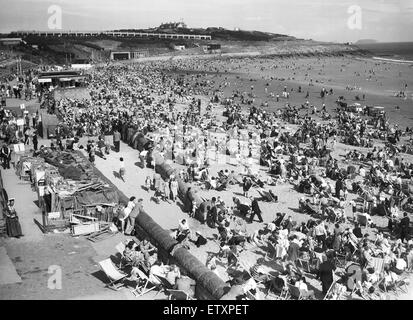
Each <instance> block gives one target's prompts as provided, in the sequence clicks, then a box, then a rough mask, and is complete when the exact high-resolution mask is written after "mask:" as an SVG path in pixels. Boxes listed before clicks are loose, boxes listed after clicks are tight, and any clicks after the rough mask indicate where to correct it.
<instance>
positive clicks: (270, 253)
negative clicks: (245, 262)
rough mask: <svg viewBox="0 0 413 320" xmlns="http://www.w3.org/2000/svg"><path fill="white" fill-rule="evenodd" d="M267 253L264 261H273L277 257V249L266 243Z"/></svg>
mask: <svg viewBox="0 0 413 320" xmlns="http://www.w3.org/2000/svg"><path fill="white" fill-rule="evenodd" d="M268 248H269V250H268V252H267V253H266V254H265V260H269V261H271V260H274V258H276V257H277V249H276V247H274V245H273V244H272V243H271V242H268Z"/></svg>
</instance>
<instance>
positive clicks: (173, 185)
mask: <svg viewBox="0 0 413 320" xmlns="http://www.w3.org/2000/svg"><path fill="white" fill-rule="evenodd" d="M170 189H171V195H172V200H173V201H174V202H176V197H177V196H178V181H176V179H175V177H173V178H172V179H171V187H170Z"/></svg>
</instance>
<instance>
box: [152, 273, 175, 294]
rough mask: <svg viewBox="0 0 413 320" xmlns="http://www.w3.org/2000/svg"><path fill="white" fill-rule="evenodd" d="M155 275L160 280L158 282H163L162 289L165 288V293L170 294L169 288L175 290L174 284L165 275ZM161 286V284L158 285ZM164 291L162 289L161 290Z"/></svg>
mask: <svg viewBox="0 0 413 320" xmlns="http://www.w3.org/2000/svg"><path fill="white" fill-rule="evenodd" d="M153 277H154V278H155V279H156V280H158V282H159V283H160V284H161V285H160V286H161V289H163V292H164V293H165V294H168V290H174V286H173V285H172V284H171V283H170V282H169V281H168V280H167V279H166V278H164V277H162V276H160V275H157V274H153ZM158 287H159V286H158ZM161 291H162V290H161Z"/></svg>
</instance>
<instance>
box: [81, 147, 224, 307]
mask: <svg viewBox="0 0 413 320" xmlns="http://www.w3.org/2000/svg"><path fill="white" fill-rule="evenodd" d="M82 156H84V155H83V154H82ZM158 156H159V157H160V155H158ZM158 156H157V157H158ZM84 157H85V156H84ZM85 158H86V157H85ZM158 160H160V159H158ZM163 164H164V165H167V166H169V165H168V164H166V163H165V162H163ZM169 167H170V166H169ZM164 169H165V172H169V170H167V169H168V168H164ZM93 170H94V173H95V174H96V175H98V176H99V177H101V178H102V180H104V181H105V182H107V183H108V184H109V185H110V186H111V187H112V188H114V190H116V191H117V192H118V195H119V201H121V202H124V203H125V204H126V203H127V202H128V201H129V198H128V197H127V196H126V195H125V194H124V193H123V192H122V191H120V190H119V189H118V188H117V187H116V186H115V185H114V184H113V183H112V182H111V181H110V180H109V179H108V178H106V176H104V175H103V174H102V173H101V172H100V171H99V170H98V169H97V168H96V167H93ZM160 174H161V173H160ZM181 183H182V182H181ZM183 185H186V184H185V183H183ZM135 229H136V231H137V233H138V235H139V236H140V237H147V238H148V239H149V241H150V242H151V243H152V244H154V245H155V246H156V247H157V248H158V256H159V258H160V260H161V261H162V262H163V263H165V264H176V265H177V266H178V267H179V268H180V269H181V270H183V271H185V273H186V274H188V275H189V276H190V277H191V278H193V279H194V280H195V281H196V289H195V296H196V297H197V298H198V299H200V300H219V299H220V298H221V297H222V296H223V295H224V294H225V292H224V291H226V289H224V288H226V287H228V285H227V284H226V283H225V282H224V281H223V280H222V279H221V278H219V277H218V276H217V275H216V274H215V273H213V272H212V271H211V270H209V269H208V268H207V267H206V266H204V264H202V263H201V262H200V261H199V260H198V259H197V258H196V257H194V256H193V255H192V254H191V253H190V252H189V251H188V250H187V249H185V248H182V247H179V245H178V242H177V241H176V240H175V239H173V238H172V237H171V236H170V235H169V232H168V230H165V229H163V228H162V227H161V226H159V225H158V224H157V223H156V222H155V221H154V220H153V219H152V218H151V217H150V216H149V215H148V214H147V213H146V212H145V211H143V210H142V211H141V212H140V213H139V214H138V216H137V217H136V219H135ZM228 290H229V289H228Z"/></svg>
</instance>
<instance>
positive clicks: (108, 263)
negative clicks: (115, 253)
mask: <svg viewBox="0 0 413 320" xmlns="http://www.w3.org/2000/svg"><path fill="white" fill-rule="evenodd" d="M99 265H100V267H101V269H102V271H103V272H104V273H105V274H106V277H107V278H108V279H109V281H110V282H109V283H108V284H106V287H109V288H111V289H113V290H116V291H118V290H119V289H120V288H121V287H122V286H124V284H123V281H124V279H125V278H126V277H127V274H125V273H123V272H122V271H120V270H119V269H118V268H116V266H115V265H114V264H113V262H112V260H111V259H110V258H108V259H106V260H103V261H100V262H99Z"/></svg>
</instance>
